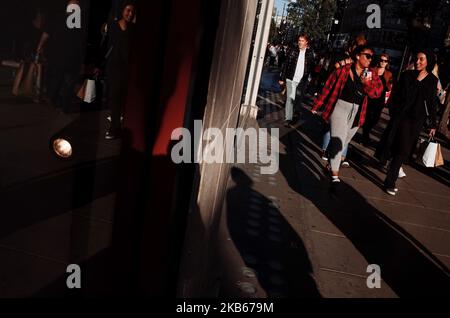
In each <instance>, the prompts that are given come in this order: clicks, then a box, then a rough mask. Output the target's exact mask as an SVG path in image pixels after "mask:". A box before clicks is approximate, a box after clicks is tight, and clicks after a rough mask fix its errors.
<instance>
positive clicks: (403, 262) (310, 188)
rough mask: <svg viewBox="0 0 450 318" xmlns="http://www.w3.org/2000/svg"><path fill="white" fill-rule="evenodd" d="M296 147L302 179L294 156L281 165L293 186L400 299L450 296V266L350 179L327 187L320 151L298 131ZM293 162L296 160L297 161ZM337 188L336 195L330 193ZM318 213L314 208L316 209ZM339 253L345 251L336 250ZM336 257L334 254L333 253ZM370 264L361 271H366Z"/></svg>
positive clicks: (282, 159)
mask: <svg viewBox="0 0 450 318" xmlns="http://www.w3.org/2000/svg"><path fill="white" fill-rule="evenodd" d="M283 138H291V139H290V140H284V144H288V145H289V143H290V145H289V146H290V148H291V149H292V148H297V149H298V151H297V152H296V155H297V156H296V158H295V165H296V167H297V177H293V176H292V173H291V172H289V171H288V170H287V168H286V165H285V164H283V162H286V161H288V160H290V159H289V158H286V157H289V155H282V154H280V169H281V172H282V173H283V175H284V176H285V177H286V179H287V180H288V182H289V184H290V186H291V187H292V189H294V190H295V191H297V192H298V193H299V194H300V195H301V196H302V197H304V198H305V199H307V200H309V201H310V202H311V203H313V204H314V206H315V207H316V208H317V209H318V210H319V211H320V213H322V214H323V215H324V216H325V217H326V218H327V219H328V220H329V221H331V222H332V223H333V224H334V226H336V227H337V228H338V229H339V230H340V231H341V232H342V233H343V234H344V235H345V236H346V237H347V238H348V239H349V240H350V241H351V242H352V244H353V245H354V246H355V248H356V249H357V250H358V251H359V253H361V255H362V256H364V258H365V259H366V260H367V261H368V263H369V264H377V265H379V266H380V267H381V275H382V279H383V280H384V282H385V283H386V284H388V285H389V286H390V287H391V288H392V290H393V291H394V292H395V293H396V294H397V295H398V296H400V297H417V296H426V297H433V296H439V297H442V296H443V295H448V294H449V290H450V278H449V273H448V269H447V268H446V266H445V265H444V264H442V263H441V262H440V261H439V260H438V259H437V258H436V257H434V256H433V255H432V254H431V253H430V252H429V251H428V250H427V249H426V248H425V247H424V246H422V245H421V244H420V242H418V241H417V240H415V239H414V237H412V236H411V235H409V234H408V233H407V232H406V231H404V230H403V229H402V228H400V227H399V226H398V225H397V224H396V223H395V222H393V221H391V220H390V219H389V218H387V217H386V216H385V215H383V214H382V213H381V212H380V211H378V210H377V209H376V208H375V207H374V206H372V205H371V204H370V203H369V202H368V201H367V200H366V198H365V197H363V196H362V195H361V194H360V193H359V192H358V191H356V190H355V189H354V188H353V187H351V186H349V185H348V184H346V183H345V182H342V181H341V183H340V184H339V185H338V186H337V187H335V186H333V187H330V186H327V184H328V185H329V182H327V181H326V177H325V175H324V171H323V169H321V167H320V166H319V165H317V159H316V158H315V155H314V151H313V150H311V149H309V148H308V147H306V146H305V144H307V141H306V140H305V139H304V137H303V136H302V135H300V134H298V133H296V134H291V135H290V136H285V137H283ZM291 160H292V159H291ZM330 192H332V195H330ZM312 213H314V211H312ZM335 253H336V254H335V255H337V254H338V253H341V251H339V250H335ZM329 257H333V255H329ZM365 271H366V269H365V268H362V269H361V270H360V272H361V273H364V272H365Z"/></svg>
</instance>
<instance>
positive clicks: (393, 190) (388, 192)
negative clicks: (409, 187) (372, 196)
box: [385, 188, 398, 195]
mask: <svg viewBox="0 0 450 318" xmlns="http://www.w3.org/2000/svg"><path fill="white" fill-rule="evenodd" d="M385 190H386V193H387V194H390V195H396V194H397V192H398V189H395V188H386V189H385ZM396 190H397V191H396Z"/></svg>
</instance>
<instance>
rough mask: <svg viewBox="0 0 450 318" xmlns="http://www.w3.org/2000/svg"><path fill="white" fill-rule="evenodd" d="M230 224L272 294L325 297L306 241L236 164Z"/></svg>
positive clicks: (229, 201)
mask: <svg viewBox="0 0 450 318" xmlns="http://www.w3.org/2000/svg"><path fill="white" fill-rule="evenodd" d="M231 178H232V181H233V182H234V186H233V187H232V188H231V189H230V190H229V191H228V193H227V197H226V200H227V201H226V202H227V225H228V229H229V232H230V236H231V239H232V240H233V242H234V244H235V246H236V247H237V249H238V251H239V253H240V255H241V256H242V258H243V259H244V261H245V264H246V265H247V267H249V268H252V269H254V270H255V271H256V273H257V278H258V280H259V283H260V284H261V286H262V287H263V288H264V290H265V291H266V293H267V295H268V296H269V297H288V296H289V297H321V296H320V293H319V291H318V289H317V286H316V283H315V281H314V279H313V277H312V266H311V262H310V260H309V257H308V254H307V251H306V248H305V245H304V244H303V242H302V240H301V238H300V237H299V236H298V234H297V233H296V231H295V230H294V229H293V228H292V227H291V225H290V224H289V223H288V221H287V220H286V219H285V218H284V216H283V215H282V214H281V213H280V211H279V210H278V207H277V204H276V202H273V201H272V200H270V199H269V198H267V197H265V196H264V195H262V194H261V193H259V192H257V191H255V190H253V189H252V186H253V181H252V180H251V179H250V178H249V177H248V176H247V174H246V173H245V172H244V171H242V170H241V169H239V168H236V167H234V168H232V170H231Z"/></svg>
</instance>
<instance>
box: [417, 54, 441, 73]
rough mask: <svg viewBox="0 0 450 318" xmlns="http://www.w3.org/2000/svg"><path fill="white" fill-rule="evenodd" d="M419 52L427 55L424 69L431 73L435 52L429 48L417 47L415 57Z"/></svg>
mask: <svg viewBox="0 0 450 318" xmlns="http://www.w3.org/2000/svg"><path fill="white" fill-rule="evenodd" d="M419 53H423V54H425V56H426V57H427V67H426V70H427V72H428V73H431V72H432V71H433V68H434V65H435V64H436V54H434V52H433V51H432V50H430V49H419V50H417V52H416V54H415V55H416V57H417V54H419Z"/></svg>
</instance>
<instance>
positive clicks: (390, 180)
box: [384, 118, 423, 188]
mask: <svg viewBox="0 0 450 318" xmlns="http://www.w3.org/2000/svg"><path fill="white" fill-rule="evenodd" d="M422 126H423V122H422V121H420V120H416V119H411V118H405V119H404V120H402V121H401V122H400V124H399V127H398V128H397V131H396V133H395V137H394V144H393V147H392V149H393V152H392V155H393V156H392V160H391V163H390V164H389V168H388V172H387V175H386V179H385V181H384V186H385V187H387V188H395V183H396V181H397V178H398V171H399V170H400V167H401V166H402V164H403V163H405V162H406V161H407V159H408V157H409V155H410V153H411V148H412V146H413V144H414V143H415V142H416V141H417V137H418V136H419V134H420V130H421V128H422Z"/></svg>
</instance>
